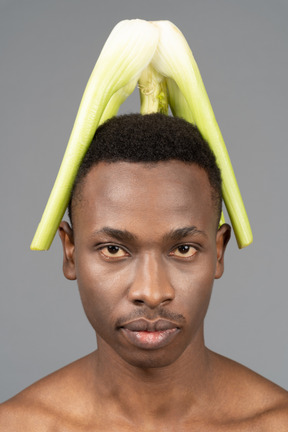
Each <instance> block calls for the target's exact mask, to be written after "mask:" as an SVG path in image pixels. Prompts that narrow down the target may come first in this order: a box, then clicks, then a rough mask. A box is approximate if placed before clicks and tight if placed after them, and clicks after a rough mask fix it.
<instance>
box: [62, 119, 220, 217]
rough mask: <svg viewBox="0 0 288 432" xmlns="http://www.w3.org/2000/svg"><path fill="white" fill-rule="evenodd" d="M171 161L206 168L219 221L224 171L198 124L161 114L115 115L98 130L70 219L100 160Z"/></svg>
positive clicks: (79, 178) (80, 176) (80, 174)
mask: <svg viewBox="0 0 288 432" xmlns="http://www.w3.org/2000/svg"><path fill="white" fill-rule="evenodd" d="M168 160H179V161H182V162H185V163H194V164H196V165H198V166H199V167H201V168H203V169H204V170H205V171H206V174H207V175H208V179H209V182H210V185H211V197H212V200H213V202H214V204H215V209H216V214H217V215H218V221H217V223H218V222H219V219H220V214H221V208H222V192H221V174H220V170H219V168H218V166H217V164H216V160H215V156H214V154H213V152H212V151H211V149H210V147H209V146H208V144H207V143H206V141H205V140H204V139H203V138H202V136H201V134H200V132H199V131H198V129H197V128H196V127H195V126H193V125H191V124H190V123H187V122H186V121H185V120H182V119H180V118H177V117H168V116H165V115H162V114H150V115H145V116H143V115H141V114H131V115H123V116H119V117H114V118H112V119H111V120H109V121H108V122H106V123H105V124H104V125H102V126H100V127H99V128H98V129H97V131H96V134H95V136H94V139H93V141H92V143H91V145H90V147H89V149H88V152H87V153H86V156H85V157H84V160H83V162H82V164H81V166H80V168H79V171H78V174H77V177H76V180H75V183H74V188H73V191H72V196H71V200H70V203H69V206H68V214H69V217H70V220H71V222H72V219H73V216H72V214H73V206H74V205H75V204H77V202H78V201H79V200H81V184H82V182H83V181H84V180H85V177H86V175H87V174H88V172H89V171H90V170H91V168H92V167H93V166H94V165H96V164H97V163H99V162H101V161H102V162H103V161H104V162H109V163H113V162H119V161H122V162H123V161H126V162H136V163H146V164H149V163H150V164H155V163H157V162H161V161H168Z"/></svg>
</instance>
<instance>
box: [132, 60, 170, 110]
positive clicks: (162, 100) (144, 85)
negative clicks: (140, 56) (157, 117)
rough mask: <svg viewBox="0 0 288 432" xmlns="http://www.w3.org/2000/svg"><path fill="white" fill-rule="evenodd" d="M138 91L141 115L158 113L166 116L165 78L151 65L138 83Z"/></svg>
mask: <svg viewBox="0 0 288 432" xmlns="http://www.w3.org/2000/svg"><path fill="white" fill-rule="evenodd" d="M138 88H139V91H140V101H141V108H140V112H141V114H151V113H155V112H160V113H162V114H166V115H167V114H168V100H167V86H166V78H165V77H163V75H160V74H159V73H158V72H157V71H156V70H155V69H154V68H153V67H152V66H151V65H149V66H147V68H145V69H144V70H143V72H142V73H141V75H140V78H139V81H138Z"/></svg>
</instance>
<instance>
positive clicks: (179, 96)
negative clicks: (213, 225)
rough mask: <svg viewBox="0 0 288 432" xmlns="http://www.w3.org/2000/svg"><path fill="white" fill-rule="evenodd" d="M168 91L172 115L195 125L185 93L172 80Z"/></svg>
mask: <svg viewBox="0 0 288 432" xmlns="http://www.w3.org/2000/svg"><path fill="white" fill-rule="evenodd" d="M166 82H167V89H168V103H169V106H170V109H171V111H172V114H173V115H174V116H177V117H181V118H183V119H185V120H186V121H188V122H190V123H192V124H194V125H195V121H194V119H193V116H192V112H191V110H190V108H189V105H188V103H187V100H186V98H185V96H184V95H183V93H182V92H181V91H180V89H179V87H178V85H177V84H176V83H175V81H174V80H173V79H172V78H167V79H166ZM224 223H225V217H224V214H223V212H221V218H220V221H219V226H221V225H223V224H224Z"/></svg>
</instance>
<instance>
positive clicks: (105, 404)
mask: <svg viewBox="0 0 288 432" xmlns="http://www.w3.org/2000/svg"><path fill="white" fill-rule="evenodd" d="M221 201H222V198H221V176H220V172H219V169H218V167H217V165H216V162H215V157H214V155H213V154H212V152H211V151H210V149H209V147H208V145H207V144H206V143H205V141H204V140H203V139H202V137H201V135H200V134H199V132H198V131H197V129H196V128H194V127H193V126H192V125H190V124H188V123H186V122H184V121H183V120H181V119H177V118H171V117H166V116H163V115H160V114H155V115H154V114H153V115H148V116H141V115H129V116H122V117H118V118H114V119H112V120H110V121H109V122H107V123H106V124H104V125H103V126H101V127H100V128H99V129H98V131H97V132H96V135H95V138H94V141H93V142H92V144H91V147H90V149H89V150H88V152H87V154H86V156H85V159H84V161H83V163H82V165H81V167H80V170H79V173H78V177H77V179H76V182H75V185H74V190H73V193H72V198H71V203H70V205H69V214H70V218H71V226H70V225H69V224H68V223H67V222H62V223H61V225H60V228H59V234H60V237H61V240H62V244H63V253H64V261H63V271H64V275H65V277H66V278H68V279H71V280H74V279H77V282H78V286H79V290H80V295H81V299H82V303H83V306H84V310H85V312H86V315H87V317H88V319H89V321H90V323H91V325H92V327H93V328H94V329H95V332H96V334H97V342H98V349H97V350H96V351H95V352H93V353H92V354H90V355H88V356H86V357H84V358H82V359H80V360H78V361H76V362H74V363H72V364H70V365H68V366H66V367H65V368H63V369H61V370H60V371H57V372H55V373H54V374H52V375H50V376H48V377H46V378H44V379H42V380H41V381H39V382H37V383H36V384H34V385H32V386H31V387H29V388H28V389H26V390H24V391H23V392H21V393H20V394H19V395H17V396H15V397H14V398H12V399H11V400H9V401H8V402H6V403H5V404H3V406H2V411H1V416H0V418H1V421H0V425H1V428H0V430H1V431H5V432H10V431H13V432H14V431H23V432H26V431H27V432H28V431H29V432H33V431H37V432H42V431H45V432H46V431H53V432H54V431H55V432H56V431H61V432H62V431H65V432H66V431H67V432H68V431H69V432H70V431H71V432H74V431H75V432H76V431H120V432H121V431H135V430H139V431H197V432H201V431H205V432H208V431H229V432H230V431H269V432H270V431H277V432H281V431H288V394H287V392H286V391H285V390H284V389H281V388H280V387H278V386H276V385H275V384H273V383H271V382H269V381H267V380H266V379H264V378H262V377H260V376H259V375H257V374H255V373H254V372H252V371H250V370H249V369H247V368H245V367H243V366H241V365H240V364H238V363H235V362H233V361H231V360H229V359H227V358H224V357H222V356H220V355H218V354H216V353H214V352H212V351H210V350H209V349H208V348H207V347H206V346H205V343H204V335H203V323H204V318H205V315H206V311H207V308H208V305H209V300H210V296H211V291H212V286H213V281H214V279H217V278H220V277H221V275H222V273H223V266H224V252H225V248H226V246H227V243H228V241H229V238H230V227H229V225H227V224H224V225H222V226H221V227H220V228H219V218H220V214H221Z"/></svg>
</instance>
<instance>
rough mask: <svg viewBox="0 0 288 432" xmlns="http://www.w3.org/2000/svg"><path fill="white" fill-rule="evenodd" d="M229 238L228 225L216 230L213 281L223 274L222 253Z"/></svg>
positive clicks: (229, 228) (229, 229) (229, 230)
mask: <svg viewBox="0 0 288 432" xmlns="http://www.w3.org/2000/svg"><path fill="white" fill-rule="evenodd" d="M230 237H231V227H230V225H228V224H226V223H225V224H223V225H221V227H220V228H219V229H218V231H217V234H216V248H217V263H216V271H215V279H219V278H220V277H221V276H222V274H223V272H224V253H225V249H226V246H227V244H228V242H229V240H230Z"/></svg>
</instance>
